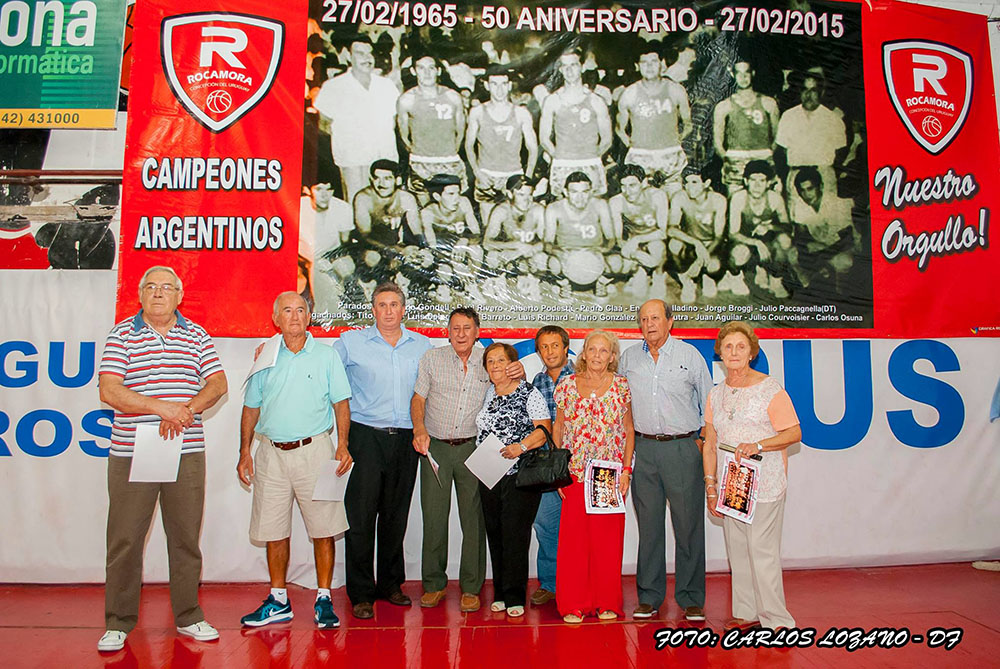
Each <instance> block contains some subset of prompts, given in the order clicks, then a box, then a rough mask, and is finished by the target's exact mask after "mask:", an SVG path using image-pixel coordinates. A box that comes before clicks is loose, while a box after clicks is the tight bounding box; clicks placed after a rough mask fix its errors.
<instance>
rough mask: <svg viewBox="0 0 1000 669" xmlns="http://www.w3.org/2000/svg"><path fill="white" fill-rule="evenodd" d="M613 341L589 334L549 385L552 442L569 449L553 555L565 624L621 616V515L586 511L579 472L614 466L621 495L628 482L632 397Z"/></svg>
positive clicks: (601, 334)
mask: <svg viewBox="0 0 1000 669" xmlns="http://www.w3.org/2000/svg"><path fill="white" fill-rule="evenodd" d="M618 352H619V348H618V338H617V337H615V336H614V335H613V334H611V333H610V332H605V331H603V330H594V331H593V332H591V333H590V334H589V335H587V338H586V339H585V340H584V342H583V351H582V352H581V354H580V356H579V357H578V358H577V362H576V373H575V374H572V375H570V376H568V377H566V378H565V379H564V380H563V381H562V382H561V383H560V384H559V386H558V387H557V388H556V391H555V394H554V396H553V397H554V399H555V403H556V407H557V408H558V412H557V414H556V422H555V426H554V428H553V437H554V439H555V442H556V444H557V445H560V446H562V447H563V448H568V449H569V450H570V452H571V453H572V457H571V458H570V464H569V468H570V473H571V474H572V475H573V483H572V484H570V485H569V486H567V487H565V488H562V489H561V490H560V491H559V494H560V496H562V498H563V504H562V514H561V516H560V519H559V550H558V557H557V558H556V604H557V606H558V607H559V613H560V615H562V616H563V620H564V621H566V622H567V623H571V624H572V623H579V622H582V621H583V617H584V616H585V615H590V614H596V615H597V617H598V618H600V619H601V620H614V619H615V618H617V617H618V616H621V615H623V613H622V578H621V577H622V550H623V543H624V540H625V514H624V513H612V514H588V513H587V510H586V501H585V499H584V483H583V479H584V474H585V472H586V470H587V463H588V462H589V461H591V460H607V461H613V462H620V463H622V465H623V468H622V474H621V477H620V480H619V490H620V491H621V493H622V495H623V496H624V495H626V494H627V493H628V487H629V483H630V482H631V480H632V450H633V448H634V446H635V434H634V432H633V431H632V409H631V406H632V395H631V394H630V393H629V388H628V382H627V381H626V380H625V377H624V376H620V375H618V374H616V372H617V370H618Z"/></svg>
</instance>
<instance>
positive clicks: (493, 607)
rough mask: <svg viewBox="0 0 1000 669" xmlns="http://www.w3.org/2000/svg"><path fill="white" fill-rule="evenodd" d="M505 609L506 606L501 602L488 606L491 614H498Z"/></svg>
mask: <svg viewBox="0 0 1000 669" xmlns="http://www.w3.org/2000/svg"><path fill="white" fill-rule="evenodd" d="M506 608H507V605H506V604H504V603H503V602H493V603H492V604H490V611H492V612H493V613H500V612H501V611H504V610H506Z"/></svg>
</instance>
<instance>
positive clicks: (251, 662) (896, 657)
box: [0, 563, 1000, 669]
mask: <svg viewBox="0 0 1000 669" xmlns="http://www.w3.org/2000/svg"><path fill="white" fill-rule="evenodd" d="M670 587H672V579H671V584H670ZM533 588H534V584H532V585H531V589H533ZM624 588H625V606H626V610H627V611H631V610H632V608H634V606H635V604H636V601H635V579H634V578H632V577H625V579H624ZM404 590H405V591H406V592H407V594H409V595H410V596H411V597H413V599H414V600H416V599H417V598H418V596H419V594H420V584H419V583H417V582H410V583H407V584H406V585H405V586H404ZM489 590H490V586H489V584H487V586H486V587H485V588H484V591H483V601H484V602H486V603H488V602H489V594H490V592H489ZM785 591H786V594H787V599H788V608H789V610H790V611H791V612H792V614H793V615H794V616H795V617H796V621H797V623H798V625H799V627H800V628H805V627H814V628H816V629H817V630H818V634H817V639H818V638H819V636H820V635H822V634H823V633H824V632H826V631H827V630H828V629H830V628H831V627H840V628H862V629H864V630H865V631H868V630H871V629H874V628H886V627H891V628H895V629H901V628H903V627H906V628H909V631H910V633H912V634H925V633H926V632H927V630H929V629H931V628H946V629H953V628H961V629H962V630H963V636H962V639H961V641H960V642H959V643H958V644H957V645H956V646H955V647H954V648H953V649H951V650H945V649H944V648H929V647H928V646H927V644H926V642H924V643H916V642H910V643H909V644H907V645H905V646H904V647H902V648H895V649H883V648H861V649H858V650H855V651H854V652H852V653H848V652H847V651H845V650H842V649H836V648H818V647H815V646H813V647H809V648H794V649H781V650H779V649H775V648H759V649H753V648H738V649H735V650H725V649H723V648H722V647H721V643H719V644H718V645H717V646H716V647H715V648H698V649H691V648H679V649H665V650H662V651H657V650H656V649H655V640H654V633H655V632H656V630H657V629H660V628H663V627H673V628H679V627H680V628H689V629H703V628H704V627H705V624H691V623H685V622H683V621H680V620H679V619H680V613H681V612H680V610H679V608H678V607H677V605H676V604H675V603H674V602H672V601H671V602H670V603H669V605H668V606H667V608H666V610H661V611H660V613H659V615H658V616H657V617H656V618H654V619H653V620H651V621H649V622H643V623H636V622H633V621H632V620H631V619H628V620H625V621H620V622H598V621H596V619H594V620H592V619H587V621H586V622H585V623H584V624H582V625H577V626H568V625H565V624H563V622H562V621H561V619H560V618H559V617H558V614H557V613H556V609H555V604H554V603H550V604H547V605H545V606H543V607H540V608H539V609H531V608H530V607H529V609H528V611H527V614H526V615H525V616H524V618H521V619H519V620H516V621H508V620H507V619H506V617H505V616H504V615H502V614H494V613H490V612H489V611H488V610H487V609H488V607H484V609H483V610H480V611H478V612H476V613H472V614H463V613H460V612H459V610H458V597H459V594H460V593H459V592H458V588H457V585H456V584H454V583H453V584H452V585H451V586H450V587H449V594H448V599H447V600H446V602H445V603H443V604H442V605H441V606H439V607H438V608H436V609H421V608H420V607H419V606H418V605H416V604H414V605H413V606H412V607H410V608H406V609H403V608H397V607H394V606H392V605H390V604H388V603H385V602H380V603H378V604H376V612H375V618H374V619H373V620H365V621H362V620H355V619H353V618H352V617H351V616H350V614H349V607H348V605H347V596H346V595H345V594H344V591H343V588H341V589H339V590H337V591H335V592H334V607H335V608H336V610H337V613H338V614H340V615H341V620H342V625H341V628H340V629H338V630H332V631H324V632H320V631H318V630H316V629H315V627H314V626H313V623H312V615H311V614H312V599H313V593H312V592H308V591H305V590H302V589H299V588H295V589H292V590H291V598H292V605H293V607H294V609H295V611H296V613H297V616H298V617H296V618H295V620H294V621H293V622H291V623H286V624H277V625H272V626H270V627H265V628H260V629H258V630H254V631H249V630H241V629H240V625H239V618H240V616H241V615H243V614H244V613H247V612H249V611H250V610H252V609H254V608H256V606H257V605H258V604H259V602H260V600H261V599H262V598H263V597H264V596H265V595H266V589H265V587H264V586H263V585H245V584H239V585H224V584H212V585H205V586H203V587H202V591H201V592H202V606H203V608H204V609H205V611H206V612H207V615H208V619H209V621H210V622H212V624H214V625H215V626H216V627H218V628H219V631H220V632H221V638H220V639H219V641H218V642H212V643H198V642H196V641H193V640H190V639H187V638H186V637H178V635H177V634H176V632H175V631H174V627H173V622H172V618H171V615H170V602H169V594H168V591H167V588H166V586H162V585H155V586H147V587H146V588H145V589H144V590H143V594H144V598H143V603H142V612H141V616H140V622H139V627H138V628H137V629H136V630H135V631H133V632H132V633H131V634H130V635H129V637H128V641H127V642H126V646H125V649H124V650H122V651H119V652H118V653H111V654H99V653H98V652H97V650H96V644H97V639H98V638H99V637H100V636H101V633H102V632H103V629H104V625H103V605H104V591H103V588H102V587H101V586H32V585H27V586H24V585H4V586H0V601H2V602H3V607H2V610H0V653H2V660H0V664H2V666H3V667H4V668H5V669H12V668H14V667H58V666H62V667H74V668H76V667H102V666H107V667H241V668H242V667H264V666H271V667H296V668H298V667H312V666H343V667H359V666H361V667H370V668H372V669H375V668H381V667H407V668H408V669H409V668H412V667H434V668H436V667H459V666H463V667H465V666H469V667H476V669H487V668H489V667H505V668H506V667H517V669H524V668H525V667H534V666H544V667H546V668H547V669H561V668H563V667H566V668H567V669H569V668H571V667H573V668H577V667H596V666H602V667H608V668H617V667H650V666H659V665H665V664H667V663H675V662H680V663H683V664H684V665H685V666H709V665H710V666H713V667H728V666H732V667H741V668H746V667H834V666H836V667H879V668H881V667H963V668H965V669H969V668H971V667H980V666H993V667H996V666H1000V573H997V572H983V571H976V570H974V569H972V567H971V566H970V565H969V564H968V563H959V564H943V565H927V566H919V567H888V568H880V569H838V570H816V571H786V572H785ZM728 601H729V577H728V574H710V575H709V577H708V602H707V605H706V612H707V614H708V621H707V626H708V627H711V628H712V629H714V630H716V631H717V632H721V630H722V624H723V622H724V621H725V619H726V618H727V617H728V613H729V603H728ZM373 660H374V663H373Z"/></svg>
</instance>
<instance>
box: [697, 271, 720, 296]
mask: <svg viewBox="0 0 1000 669" xmlns="http://www.w3.org/2000/svg"><path fill="white" fill-rule="evenodd" d="M701 294H702V297H707V298H713V297H715V296H716V295H718V294H719V288H718V286H716V284H715V279H713V278H712V277H710V276H709V275H707V274H702V276H701Z"/></svg>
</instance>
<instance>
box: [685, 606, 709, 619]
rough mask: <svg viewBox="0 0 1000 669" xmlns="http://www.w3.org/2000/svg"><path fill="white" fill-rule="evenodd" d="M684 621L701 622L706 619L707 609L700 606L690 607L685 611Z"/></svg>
mask: <svg viewBox="0 0 1000 669" xmlns="http://www.w3.org/2000/svg"><path fill="white" fill-rule="evenodd" d="M684 619H685V620H691V621H694V622H700V621H702V620H704V619H705V609H703V608H701V607H700V606H689V607H687V608H686V609H684Z"/></svg>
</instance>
